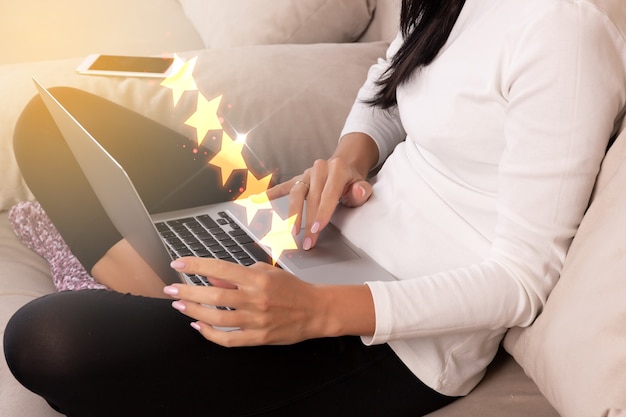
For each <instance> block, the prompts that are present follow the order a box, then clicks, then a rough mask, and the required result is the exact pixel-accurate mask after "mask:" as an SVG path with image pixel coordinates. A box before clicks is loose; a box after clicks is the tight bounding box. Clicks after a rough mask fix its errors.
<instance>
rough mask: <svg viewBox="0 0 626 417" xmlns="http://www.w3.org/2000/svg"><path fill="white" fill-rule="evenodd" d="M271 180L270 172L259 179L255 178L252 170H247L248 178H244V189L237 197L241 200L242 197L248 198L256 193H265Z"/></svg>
mask: <svg viewBox="0 0 626 417" xmlns="http://www.w3.org/2000/svg"><path fill="white" fill-rule="evenodd" d="M271 180H272V174H270V175H268V176H266V177H263V178H261V179H257V177H255V176H254V174H253V173H252V172H250V171H248V178H247V179H246V189H245V190H244V192H243V193H241V195H240V196H239V197H238V198H237V199H238V200H243V199H244V198H248V197H250V196H253V195H256V194H261V193H265V192H266V191H267V189H268V188H269V186H270V181H271Z"/></svg>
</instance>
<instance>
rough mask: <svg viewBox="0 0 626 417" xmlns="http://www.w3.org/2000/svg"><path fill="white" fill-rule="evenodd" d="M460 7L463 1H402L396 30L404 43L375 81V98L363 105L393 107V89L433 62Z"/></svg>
mask: <svg viewBox="0 0 626 417" xmlns="http://www.w3.org/2000/svg"><path fill="white" fill-rule="evenodd" d="M464 4H465V0H402V9H401V13H400V31H401V32H402V36H403V37H404V42H403V44H402V46H401V47H400V49H399V50H398V52H397V53H396V54H395V55H394V57H393V59H392V60H391V65H390V67H389V68H388V69H387V71H385V72H384V73H383V75H382V76H381V79H380V80H379V81H378V82H377V84H378V86H379V90H378V92H377V94H376V96H374V98H373V99H371V100H369V101H367V104H370V105H373V106H378V107H381V108H383V109H389V108H391V107H393V106H395V105H396V103H397V101H396V89H397V88H398V87H399V86H400V85H401V84H402V83H404V82H406V81H408V80H409V78H410V77H411V76H412V75H413V74H414V73H415V71H416V70H417V69H419V68H422V67H424V66H426V65H428V64H430V63H431V62H432V61H433V60H434V59H435V57H436V56H437V54H438V53H439V51H440V50H441V48H442V47H443V45H444V44H445V43H446V41H447V40H448V37H449V36H450V32H451V31H452V28H453V27H454V24H455V23H456V21H457V19H458V17H459V14H461V9H463V5H464Z"/></svg>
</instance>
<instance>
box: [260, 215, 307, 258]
mask: <svg viewBox="0 0 626 417" xmlns="http://www.w3.org/2000/svg"><path fill="white" fill-rule="evenodd" d="M296 217H297V214H294V215H293V216H291V217H289V218H288V219H286V220H283V219H282V218H281V217H280V216H279V215H278V214H277V213H276V212H272V229H271V230H270V231H269V233H268V234H267V235H265V236H264V237H263V239H261V243H262V244H264V245H266V246H269V247H270V248H271V249H272V260H273V263H274V265H276V261H278V258H280V255H282V253H283V252H284V251H286V250H290V249H298V245H297V243H296V240H295V238H294V236H293V234H292V233H291V231H292V230H293V225H294V224H295V222H296Z"/></svg>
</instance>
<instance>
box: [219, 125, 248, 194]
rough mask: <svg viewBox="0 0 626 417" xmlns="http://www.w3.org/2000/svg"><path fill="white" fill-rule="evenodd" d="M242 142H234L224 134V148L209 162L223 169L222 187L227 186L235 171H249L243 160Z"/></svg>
mask: <svg viewBox="0 0 626 417" xmlns="http://www.w3.org/2000/svg"><path fill="white" fill-rule="evenodd" d="M243 145H244V142H242V141H234V140H232V139H231V138H230V136H228V134H227V133H226V132H222V147H221V149H220V151H219V152H218V153H217V155H215V156H214V157H213V159H211V160H210V161H209V164H211V165H215V166H216V167H218V168H220V169H221V172H222V185H224V186H225V185H226V183H227V182H228V179H229V178H230V176H231V174H232V173H233V171H235V170H237V169H248V165H247V164H246V161H245V160H244V159H243V154H242V152H243Z"/></svg>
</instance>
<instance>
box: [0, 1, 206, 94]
mask: <svg viewBox="0 0 626 417" xmlns="http://www.w3.org/2000/svg"><path fill="white" fill-rule="evenodd" d="M120 11H123V13H120ZM0 39H2V42H0V64H7V63H15V62H26V61H38V60H50V59H61V58H71V57H79V56H85V55H87V54H89V53H109V54H129V55H133V54H140V55H160V54H163V53H172V52H174V51H185V50H195V49H200V48H202V41H201V39H200V37H199V35H198V33H197V32H196V30H195V29H194V27H193V25H192V24H191V23H190V22H189V20H188V19H187V17H186V16H185V14H184V13H183V10H182V8H181V6H180V4H179V3H178V2H177V1H175V0H133V1H127V0H89V1H84V0H63V1H49V0H11V1H2V2H0ZM5 97H6V96H5Z"/></svg>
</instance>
